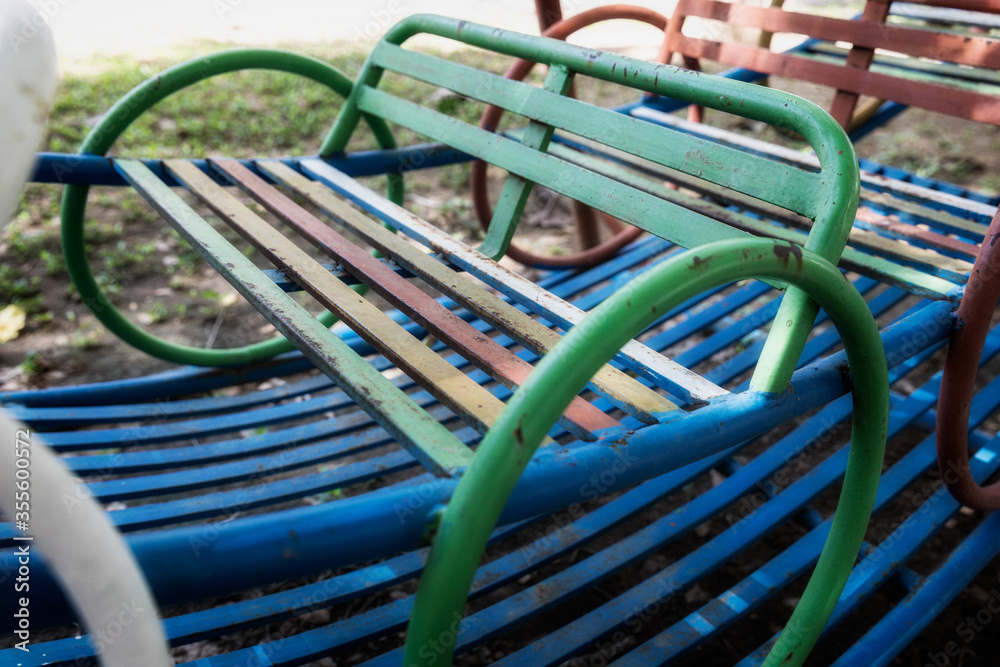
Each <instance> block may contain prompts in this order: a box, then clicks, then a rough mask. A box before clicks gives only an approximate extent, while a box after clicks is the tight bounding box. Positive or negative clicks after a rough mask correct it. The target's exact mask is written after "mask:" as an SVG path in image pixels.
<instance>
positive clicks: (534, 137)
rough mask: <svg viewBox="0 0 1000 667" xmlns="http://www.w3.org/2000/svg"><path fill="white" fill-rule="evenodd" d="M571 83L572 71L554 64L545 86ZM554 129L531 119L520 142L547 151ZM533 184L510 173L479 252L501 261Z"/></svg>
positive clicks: (555, 88) (563, 87) (565, 87)
mask: <svg viewBox="0 0 1000 667" xmlns="http://www.w3.org/2000/svg"><path fill="white" fill-rule="evenodd" d="M572 83H573V73H572V72H571V71H570V70H569V69H567V68H566V67H563V66H562V65H553V66H552V67H550V68H549V73H548V75H546V77H545V84H544V87H545V89H546V90H550V91H552V92H554V93H557V94H559V95H564V94H566V92H567V91H569V88H570V85H571V84H572ZM552 132H553V128H552V126H551V125H545V124H544V123H539V122H536V121H531V122H530V123H529V124H528V127H527V128H525V130H524V136H523V138H522V139H521V143H522V144H523V145H524V146H527V147H528V148H534V149H535V150H538V151H542V152H545V151H547V150H548V148H549V142H550V141H551V140H552ZM534 185H535V184H534V183H532V182H531V181H529V180H526V179H524V178H522V177H520V176H518V175H517V174H510V175H508V176H507V180H506V181H505V182H504V184H503V191H502V192H501V193H500V199H498V200H497V205H496V208H495V209H493V218H492V219H491V220H490V227H489V229H488V230H487V232H486V238H485V239H483V243H482V245H481V246H479V252H481V253H483V254H484V255H486V256H487V257H490V258H492V259H495V260H499V259H500V258H501V257H503V256H504V255H505V254H506V253H507V248H508V246H510V241H511V239H513V238H514V230H515V229H517V223H518V221H519V220H520V219H521V214H522V213H523V212H524V205H525V204H527V203H528V195H530V194H531V188H532V187H533V186H534Z"/></svg>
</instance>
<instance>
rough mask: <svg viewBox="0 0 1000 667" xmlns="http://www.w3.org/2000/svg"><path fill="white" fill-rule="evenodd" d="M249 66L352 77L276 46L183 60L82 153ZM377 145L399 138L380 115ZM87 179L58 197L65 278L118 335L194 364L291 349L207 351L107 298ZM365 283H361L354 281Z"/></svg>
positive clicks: (122, 109)
mask: <svg viewBox="0 0 1000 667" xmlns="http://www.w3.org/2000/svg"><path fill="white" fill-rule="evenodd" d="M246 69H266V70H277V71H282V72H290V73H292V74H298V75H300V76H304V77H306V78H308V79H312V80H313V81H316V82H319V83H321V84H323V85H325V86H327V87H328V88H330V89H331V90H333V91H334V92H335V93H337V94H338V95H340V96H342V97H345V98H346V97H347V96H349V95H350V93H351V89H352V87H353V85H354V84H353V82H352V81H351V79H350V78H348V77H347V75H345V74H343V73H342V72H341V71H340V70H338V69H336V68H335V67H333V66H331V65H328V64H327V63H325V62H323V61H322V60H318V59H316V58H312V57H309V56H304V55H300V54H296V53H290V52H288V51H279V50H274V49H237V50H233V51H225V52H223V53H218V54H215V55H212V56H208V57H204V58H196V59H193V60H189V61H187V62H184V63H181V64H180V65H177V66H176V67H172V68H170V69H168V70H166V71H164V72H161V73H159V74H157V75H156V76H153V77H150V78H149V79H147V80H146V81H144V82H142V83H141V84H139V85H138V86H136V87H135V88H133V89H132V90H131V91H129V92H128V93H127V94H126V95H125V96H124V97H122V98H121V99H120V100H118V102H116V103H115V104H114V106H112V107H111V108H110V109H109V110H108V112H107V113H106V114H105V115H104V117H103V118H102V119H101V121H100V122H99V123H98V124H97V125H96V126H95V127H94V128H93V129H92V130H91V131H90V133H89V134H88V135H87V137H86V138H85V139H84V141H83V144H82V145H81V146H80V149H79V152H80V153H83V154H87V155H104V154H105V153H107V151H108V149H110V148H111V146H112V144H114V142H115V140H116V139H118V137H119V136H121V134H122V133H123V132H124V131H125V130H126V129H127V128H128V126H129V125H131V124H132V122H133V121H134V120H135V119H136V118H138V117H139V116H140V115H142V113H143V112H145V111H146V110H148V109H149V108H151V107H152V106H153V105H155V104H156V103H157V102H159V101H160V100H163V99H164V98H166V97H168V96H170V95H172V94H173V93H175V92H177V91H179V90H182V89H184V88H187V87H188V86H190V85H192V84H195V83H198V82H199V81H203V80H204V79H208V78H211V77H213V76H217V75H220V74H227V73H230V72H236V71H240V70H246ZM366 120H367V122H368V124H369V125H370V127H371V129H372V131H373V132H374V134H375V137H376V139H377V140H378V143H379V146H381V147H382V148H394V147H395V146H396V142H395V140H394V139H393V137H392V133H391V132H390V130H389V127H388V125H386V123H385V122H384V121H382V120H380V119H378V118H367V119H366ZM387 189H388V192H387V195H388V197H389V199H391V200H392V201H393V202H395V203H397V204H401V203H402V200H403V181H402V176H400V175H399V174H389V175H388V177H387ZM89 190H90V188H89V186H86V185H68V186H66V190H65V192H64V193H63V199H62V212H61V216H62V222H61V224H62V227H61V236H62V247H63V254H64V255H65V257H66V266H67V269H68V270H69V275H70V279H71V280H72V281H73V284H74V286H76V289H77V291H78V292H79V293H80V297H81V298H82V299H83V302H84V303H85V304H86V305H87V307H88V308H90V310H91V312H93V313H94V315H95V316H96V317H97V319H98V320H100V321H101V323H102V324H104V326H106V327H107V328H108V329H110V330H111V331H112V332H113V333H114V334H115V335H117V336H118V337H119V338H121V339H122V340H124V341H125V342H127V343H129V344H130V345H132V346H134V347H136V348H138V349H140V350H143V351H144V352H146V353H148V354H151V355H153V356H155V357H159V358H161V359H166V360H167V361H173V362H175V363H179V364H191V365H195V366H228V365H235V364H242V363H248V362H251V361H258V360H260V359H266V358H268V357H273V356H274V355H276V354H280V353H282V352H288V351H289V350H292V349H294V348H293V346H292V344H291V343H290V342H288V341H287V340H285V339H284V338H282V337H276V338H272V339H271V340H267V341H263V342H261V343H255V344H253V345H247V346H244V347H240V348H233V349H220V350H206V349H202V348H197V347H190V346H186V345H178V344H176V343H171V342H169V341H166V340H163V339H162V338H159V337H157V336H154V335H152V334H150V333H148V332H147V331H145V330H143V329H141V328H139V327H138V326H136V325H135V324H133V323H132V322H131V321H130V320H129V319H128V318H127V317H125V315H124V314H122V313H121V312H120V311H119V310H118V309H117V308H115V306H114V305H113V304H112V303H111V301H110V300H109V299H108V298H107V296H106V295H105V294H104V292H103V291H102V290H101V288H100V286H99V285H98V284H97V280H96V279H95V277H94V273H93V271H91V268H90V263H89V262H88V260H87V249H86V245H85V242H84V233H83V225H84V214H85V212H86V208H87V194H88V192H89ZM359 287H360V288H361V289H365V288H364V287H363V286H359ZM318 319H319V321H320V322H322V323H323V324H324V326H330V325H332V324H333V323H334V322H335V321H336V318H335V317H334V315H333V314H332V313H329V312H325V313H323V314H321V315H320V316H319V317H318Z"/></svg>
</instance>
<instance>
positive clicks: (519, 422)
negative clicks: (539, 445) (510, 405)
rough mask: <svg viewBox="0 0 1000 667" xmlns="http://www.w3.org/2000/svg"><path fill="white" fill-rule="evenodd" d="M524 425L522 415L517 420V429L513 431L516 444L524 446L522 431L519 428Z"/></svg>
mask: <svg viewBox="0 0 1000 667" xmlns="http://www.w3.org/2000/svg"><path fill="white" fill-rule="evenodd" d="M523 424H524V415H521V418H520V419H518V420H517V428H515V429H514V439H515V440H517V444H519V445H522V446H523V445H524V431H522V430H521V426H522V425H523Z"/></svg>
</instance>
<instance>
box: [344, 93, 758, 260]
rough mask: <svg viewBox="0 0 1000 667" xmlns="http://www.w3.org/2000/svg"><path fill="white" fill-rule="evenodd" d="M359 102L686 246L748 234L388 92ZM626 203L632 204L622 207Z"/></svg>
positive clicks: (359, 97)
mask: <svg viewBox="0 0 1000 667" xmlns="http://www.w3.org/2000/svg"><path fill="white" fill-rule="evenodd" d="M355 100H356V102H357V105H358V108H359V109H361V111H363V112H365V113H377V115H378V116H379V117H381V118H384V119H386V120H388V121H390V122H393V123H397V124H400V125H405V126H406V127H409V128H411V129H413V130H415V131H417V132H419V133H421V134H423V135H426V136H428V137H430V138H432V139H435V140H437V141H441V142H444V143H447V144H449V145H450V146H453V147H455V148H457V149H458V150H461V151H464V152H467V153H470V154H472V155H478V156H481V157H483V158H484V159H486V160H488V161H489V162H490V163H491V164H495V165H497V166H498V167H500V168H502V169H506V170H507V171H509V172H511V173H513V174H517V175H518V176H521V177H522V178H526V179H528V180H529V181H532V182H535V183H542V184H544V185H545V186H546V187H548V188H551V189H552V190H554V191H556V192H558V193H560V194H563V195H566V196H567V197H572V198H573V199H576V200H577V201H581V202H583V203H585V204H587V205H588V206H593V207H594V208H596V209H599V210H602V211H608V212H612V215H614V216H615V217H617V218H619V219H621V220H624V221H625V222H628V223H630V224H633V225H636V226H637V227H642V228H643V229H645V230H646V231H649V232H651V233H653V234H656V235H658V236H661V237H663V238H665V239H668V240H670V241H672V242H674V243H677V244H679V245H682V246H684V247H693V246H697V245H702V244H704V243H709V242H711V241H716V240H720V239H730V238H740V237H745V236H746V235H745V233H744V232H741V231H738V230H736V229H733V228H732V227H729V226H727V225H724V224H722V223H720V222H716V221H714V220H708V219H706V218H704V217H703V216H701V215H699V214H697V213H694V212H692V211H690V210H688V209H686V208H683V207H681V206H678V205H676V204H672V203H670V202H668V201H666V200H665V199H661V198H660V197H657V196H655V195H652V194H649V193H647V192H641V191H639V190H636V189H635V188H633V187H631V186H628V185H625V184H622V183H620V182H618V181H615V180H612V179H610V178H608V177H606V176H603V175H601V174H598V173H597V172H594V171H591V170H589V169H585V168H583V167H579V166H577V165H575V164H572V163H570V162H567V161H565V160H561V159H560V158H557V157H554V156H552V155H550V154H548V153H542V152H539V151H537V150H534V149H531V148H528V147H527V146H524V145H523V144H521V143H520V142H517V141H514V140H513V139H508V138H506V137H504V136H502V135H497V134H493V133H490V132H485V131H483V130H480V129H479V128H477V127H475V126H474V125H470V124H468V123H463V122H462V121H459V120H456V119H454V118H451V117H449V116H446V115H444V114H442V113H440V112H437V111H433V110H431V109H428V108H427V107H422V106H420V105H419V104H416V103H413V102H409V101H407V100H403V99H400V98H398V97H394V96H392V95H390V94H388V93H386V92H384V91H382V90H379V89H376V88H364V89H362V90H359V91H358V94H357V95H356V97H355ZM484 135H485V136H484ZM623 202H627V204H628V206H622V203H623Z"/></svg>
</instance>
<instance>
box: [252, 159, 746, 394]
mask: <svg viewBox="0 0 1000 667" xmlns="http://www.w3.org/2000/svg"><path fill="white" fill-rule="evenodd" d="M303 164H304V165H306V167H305V168H306V170H307V173H309V174H310V175H312V176H315V177H316V178H318V179H320V180H321V181H322V182H323V183H324V184H325V185H328V186H330V187H332V188H334V189H335V190H336V191H337V192H338V193H339V194H341V195H343V196H345V197H347V198H348V199H350V200H351V201H353V202H354V203H356V204H358V205H359V206H361V207H362V208H363V209H365V210H366V211H368V212H370V213H372V214H374V215H375V216H377V217H378V218H379V219H381V220H383V221H385V222H387V223H389V224H390V225H392V226H394V227H396V228H397V229H399V230H400V231H402V232H404V233H405V234H407V235H408V236H411V237H413V238H416V239H417V240H418V241H420V242H421V243H423V244H424V245H426V246H428V247H430V248H431V249H432V250H434V251H435V252H440V253H441V254H442V255H444V256H445V257H447V258H448V259H449V260H450V261H452V262H453V263H455V264H456V265H457V266H459V267H460V268H462V269H464V270H466V271H468V272H469V273H471V274H472V275H474V276H475V277H476V278H479V279H480V280H482V281H484V282H485V283H486V284H488V285H490V286H491V287H494V288H496V289H499V290H500V291H502V292H504V293H505V294H507V295H508V296H510V297H511V298H512V299H514V300H515V301H517V302H518V303H520V304H521V305H524V306H526V307H527V308H529V309H531V310H532V311H533V312H535V313H538V314H539V315H542V316H543V317H545V318H546V319H549V320H550V321H552V322H555V323H556V324H558V325H559V326H561V327H563V328H567V329H568V328H571V327H572V326H573V325H575V324H577V323H578V322H580V321H582V319H583V317H584V316H585V313H584V312H583V311H582V310H580V309H579V308H576V307H574V306H572V305H570V304H568V303H566V302H565V301H563V300H562V299H560V298H558V297H556V296H554V295H552V294H550V293H548V292H547V291H545V290H542V289H539V288H538V286H537V285H535V284H534V283H532V282H531V281H529V280H527V279H525V278H523V277H521V276H519V275H517V274H516V273H514V272H512V271H508V270H506V269H504V268H503V267H500V266H498V265H496V264H495V263H494V262H492V261H491V260H489V259H488V258H486V257H484V256H483V255H481V254H479V253H477V252H476V251H474V250H471V249H470V248H468V247H467V246H465V245H464V244H462V243H459V242H458V241H455V240H454V239H452V238H451V237H450V236H448V235H447V234H445V233H444V232H442V231H441V230H439V229H437V228H436V227H434V226H433V225H431V224H429V223H427V222H425V221H423V220H421V219H420V218H419V217H417V216H415V215H413V214H412V213H410V212H409V211H407V210H406V209H404V208H402V207H400V206H397V205H395V204H393V203H392V202H390V201H388V200H386V199H384V198H382V197H377V196H373V195H372V193H371V192H370V191H367V190H366V189H364V188H361V187H359V186H358V184H357V183H356V182H354V181H353V179H351V178H349V177H346V176H345V175H344V174H343V173H342V172H339V171H337V170H335V169H328V168H326V165H325V163H323V162H322V161H317V160H310V161H307V162H304V163H303ZM261 165H262V169H268V170H271V169H273V170H277V169H280V167H272V166H271V165H270V164H269V163H261ZM268 173H274V172H273V171H269V172H268ZM292 173H293V174H294V172H292ZM297 182H298V183H301V181H297ZM303 187H308V190H309V192H310V194H312V195H314V196H317V197H320V198H322V200H323V202H324V203H325V202H326V201H328V200H329V199H330V198H331V196H330V193H329V192H326V189H325V188H322V187H317V186H316V185H309V186H306V185H305V184H303ZM324 192H325V194H324ZM334 201H337V202H338V203H339V200H336V199H335V198H334ZM341 206H342V205H341ZM348 210H350V209H348ZM353 217H356V216H353ZM699 218H700V216H699ZM369 242H371V240H369ZM463 282H464V283H467V284H471V283H469V281H463ZM479 293H481V294H484V295H488V294H489V293H488V292H486V291H485V290H482V289H480V290H479ZM452 296H453V297H454V295H452ZM489 296H490V297H491V296H492V295H489ZM477 298H478V297H477ZM487 298H489V297H487ZM492 299H493V300H495V301H496V302H497V303H498V304H503V302H502V301H500V300H499V299H496V297H492ZM463 305H465V306H466V307H468V308H474V307H476V304H475V303H463ZM501 308H502V311H500V313H499V314H500V315H501V317H500V318H499V319H498V318H496V317H493V318H492V319H495V320H497V321H496V322H492V323H493V324H494V326H497V327H498V328H502V323H503V320H504V317H505V316H506V315H512V314H513V313H511V312H510V311H511V310H512V309H510V308H509V306H507V305H506V304H504V305H503V306H502V307H501ZM477 314H479V315H480V317H487V316H490V314H488V313H477ZM527 319H528V320H530V318H527ZM525 324H527V322H526V323H525ZM536 325H537V323H536ZM541 328H542V329H545V327H541ZM505 333H508V335H514V334H513V333H512V332H507V331H505ZM616 360H618V361H620V362H621V363H623V364H625V365H626V366H627V367H628V368H629V370H632V371H635V372H637V373H639V374H640V375H643V376H644V377H647V378H649V379H650V380H652V381H653V382H654V383H656V384H659V385H661V386H665V387H666V388H667V389H668V390H669V391H670V392H671V393H674V394H675V395H677V396H681V397H683V398H685V399H687V400H690V401H691V402H697V401H704V400H707V399H709V398H712V397H714V396H722V395H724V394H726V393H728V392H726V390H724V389H722V388H721V387H718V386H715V385H713V384H711V383H709V382H706V381H705V379H704V378H702V377H701V376H699V375H698V374H697V373H694V372H693V371H690V370H688V369H687V368H684V367H683V366H680V365H679V364H676V363H674V362H673V361H671V360H670V359H667V358H666V357H664V356H662V355H660V354H659V353H657V352H654V351H653V350H651V349H649V348H648V347H646V346H645V345H643V344H642V343H639V342H638V341H630V342H629V343H627V344H626V345H625V346H624V347H623V348H622V350H621V352H619V354H618V355H617V357H616ZM659 400H660V401H663V400H664V399H662V397H660V398H659Z"/></svg>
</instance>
